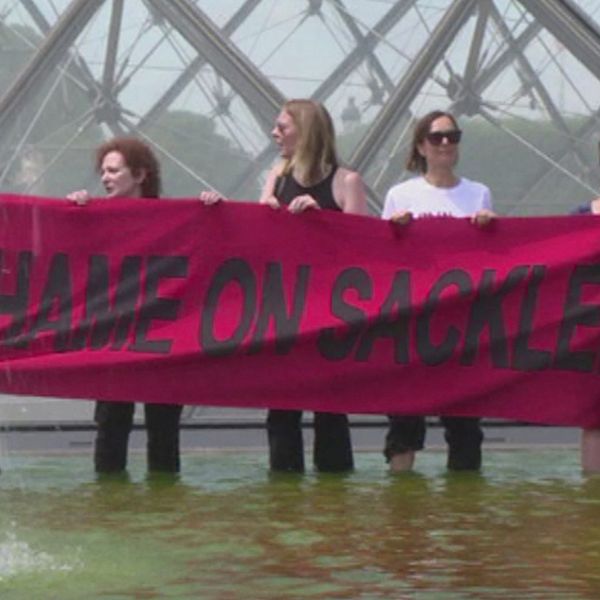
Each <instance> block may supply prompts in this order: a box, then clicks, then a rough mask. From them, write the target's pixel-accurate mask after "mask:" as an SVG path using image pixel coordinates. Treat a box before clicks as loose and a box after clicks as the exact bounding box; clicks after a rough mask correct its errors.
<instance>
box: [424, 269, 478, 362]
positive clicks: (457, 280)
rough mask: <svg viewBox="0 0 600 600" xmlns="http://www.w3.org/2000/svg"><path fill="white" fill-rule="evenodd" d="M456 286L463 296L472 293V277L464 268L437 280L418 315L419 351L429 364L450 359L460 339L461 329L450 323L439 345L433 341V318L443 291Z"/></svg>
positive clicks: (444, 274)
mask: <svg viewBox="0 0 600 600" xmlns="http://www.w3.org/2000/svg"><path fill="white" fill-rule="evenodd" d="M450 286H456V287H457V288H458V292H459V294H460V295H461V296H466V295H467V294H470V293H472V291H473V283H472V281H471V277H470V276H469V274H468V273H467V272H466V271H463V270H462V269H452V270H451V271H447V272H446V273H443V274H442V275H441V276H440V277H439V278H438V280H437V281H436V282H435V284H434V285H433V287H432V288H431V290H430V291H429V294H428V296H427V300H425V305H424V307H423V312H422V313H421V314H420V315H419V316H418V317H417V351H418V353H419V356H420V357H421V359H422V361H423V362H424V363H425V364H426V365H429V366H435V365H439V364H441V363H443V362H445V361H446V360H448V359H449V358H450V357H451V356H452V353H453V352H454V349H455V348H456V346H457V345H458V343H459V341H460V331H459V330H458V328H457V327H455V326H453V325H450V326H449V327H448V330H447V332H446V337H445V338H444V340H443V341H442V342H441V343H440V344H438V345H437V346H436V345H435V344H433V342H432V341H431V319H432V317H433V315H434V313H435V311H436V310H437V309H438V307H439V305H440V296H441V295H442V292H443V291H444V290H445V289H446V288H448V287H450Z"/></svg>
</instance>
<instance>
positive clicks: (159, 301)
mask: <svg viewBox="0 0 600 600" xmlns="http://www.w3.org/2000/svg"><path fill="white" fill-rule="evenodd" d="M187 274H188V259H187V257H185V256H150V257H149V258H148V262H147V267H146V285H145V290H144V292H145V293H144V303H143V304H142V306H141V307H140V311H139V318H138V320H137V323H136V327H135V343H133V344H132V345H131V346H129V350H131V351H132V352H153V353H155V354H168V353H169V352H170V351H171V347H172V345H173V340H171V339H161V340H149V339H148V331H149V329H150V325H151V324H152V321H175V320H176V319H177V315H178V314H179V307H180V306H181V299H179V298H161V297H159V296H158V288H159V285H160V281H161V279H165V278H173V277H177V278H183V277H187Z"/></svg>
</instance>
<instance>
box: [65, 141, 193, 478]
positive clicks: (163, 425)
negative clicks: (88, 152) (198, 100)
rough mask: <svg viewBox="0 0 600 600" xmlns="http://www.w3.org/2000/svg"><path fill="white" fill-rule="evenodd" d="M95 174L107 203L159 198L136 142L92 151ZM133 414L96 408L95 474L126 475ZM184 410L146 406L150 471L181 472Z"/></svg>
mask: <svg viewBox="0 0 600 600" xmlns="http://www.w3.org/2000/svg"><path fill="white" fill-rule="evenodd" d="M96 169H97V171H98V173H99V174H100V178H101V181H102V185H103V186H104V190H105V192H106V198H158V197H159V195H160V188H161V177H160V165H159V163H158V160H157V159H156V157H155V156H154V153H153V152H152V150H151V149H150V147H149V146H147V145H146V144H144V143H143V142H141V141H140V140H138V139H136V138H129V137H118V138H114V139H112V140H109V141H107V142H105V143H104V144H102V145H101V146H100V147H99V148H98V149H97V150H96ZM67 198H68V199H69V200H71V201H73V202H75V203H77V204H80V205H85V204H87V202H88V201H89V200H90V195H89V193H88V192H87V190H79V191H76V192H72V193H71V194H68V196H67ZM134 408H135V405H134V404H133V403H132V402H103V401H99V402H96V409H95V412H94V420H95V421H96V424H97V427H98V429H97V434H96V441H95V447H94V462H95V467H96V472H98V473H115V472H120V471H123V470H124V469H125V467H126V465H127V445H128V441H129V434H130V433H131V429H132V427H133V413H134ZM182 408H183V407H182V406H180V405H175V404H144V413H145V419H146V429H147V434H148V443H147V457H148V469H149V470H150V471H157V472H168V473H176V472H178V471H179V468H180V462H179V421H180V418H181V411H182Z"/></svg>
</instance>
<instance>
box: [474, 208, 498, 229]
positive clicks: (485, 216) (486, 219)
mask: <svg viewBox="0 0 600 600" xmlns="http://www.w3.org/2000/svg"><path fill="white" fill-rule="evenodd" d="M497 216H498V215H496V213H495V212H494V211H492V210H489V209H488V208H484V209H483V210H478V211H477V212H476V213H475V214H474V215H473V216H472V217H471V223H473V225H476V226H477V227H487V226H488V225H489V224H490V223H491V222H492V221H493V220H494V219H496V217H497Z"/></svg>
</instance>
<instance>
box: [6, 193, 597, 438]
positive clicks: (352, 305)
mask: <svg viewBox="0 0 600 600" xmlns="http://www.w3.org/2000/svg"><path fill="white" fill-rule="evenodd" d="M0 202H1V208H2V212H1V215H0V252H1V254H0V263H1V264H0V359H1V366H0V391H3V392H8V393H17V394H30V395H42V396H58V397H67V398H90V399H92V398H93V399H103V400H112V401H141V402H173V403H181V404H205V405H213V406H236V407H272V408H290V409H291V408H293V409H307V410H320V411H330V412H348V413H405V414H430V415H439V414H442V415H472V416H485V417H504V418H509V419H518V420H524V421H530V422H538V423H548V424H562V425H578V426H587V427H592V426H600V376H599V368H600V360H599V358H600V357H599V350H600V218H595V217H585V216H579V217H554V218H510V219H498V220H497V221H496V222H494V223H492V225H491V226H490V227H487V228H483V229H481V228H477V227H475V226H473V225H472V224H471V223H470V222H469V221H468V220H466V219H451V218H431V219H421V220H418V221H414V222H412V223H411V224H409V225H407V226H398V225H394V224H392V223H390V222H384V221H380V220H378V219H375V218H369V217H357V216H351V215H344V214H336V213H331V212H326V211H319V210H314V211H309V212H307V213H304V214H300V215H292V214H290V213H288V212H287V211H286V210H272V209H270V208H268V207H264V206H258V205H256V204H249V203H241V202H223V203H220V204H218V205H215V206H204V205H203V204H201V203H200V202H198V201H195V200H181V199H179V200H166V199H160V200H110V201H106V200H94V201H92V202H91V203H90V204H89V205H87V206H84V207H81V206H76V205H73V204H70V203H68V202H67V201H64V200H56V199H42V198H32V197H17V196H3V197H2V198H0Z"/></svg>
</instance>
